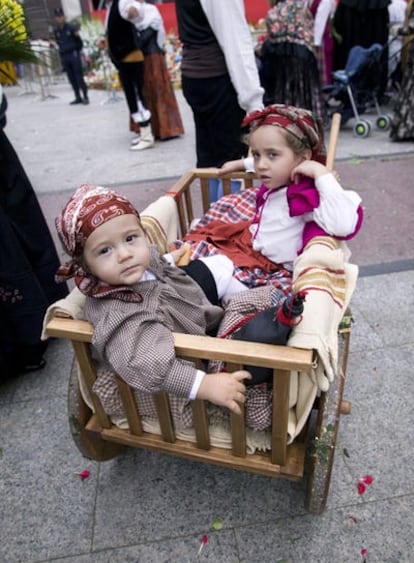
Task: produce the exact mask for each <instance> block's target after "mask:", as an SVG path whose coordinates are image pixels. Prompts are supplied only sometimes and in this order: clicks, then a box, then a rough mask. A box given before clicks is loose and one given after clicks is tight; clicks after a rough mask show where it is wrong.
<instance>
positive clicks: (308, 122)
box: [242, 104, 326, 164]
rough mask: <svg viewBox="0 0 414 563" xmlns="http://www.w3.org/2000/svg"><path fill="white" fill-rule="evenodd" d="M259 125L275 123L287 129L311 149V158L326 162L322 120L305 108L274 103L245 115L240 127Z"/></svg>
mask: <svg viewBox="0 0 414 563" xmlns="http://www.w3.org/2000/svg"><path fill="white" fill-rule="evenodd" d="M261 125H276V126H277V127H281V128H282V129H285V130H286V131H289V133H291V134H292V135H294V136H295V137H296V138H297V139H299V140H300V141H301V142H302V143H303V144H304V145H305V147H306V148H309V149H311V151H312V160H316V161H318V162H321V163H322V164H325V163H326V150H325V143H324V136H323V126H322V122H321V121H320V120H319V119H317V118H316V117H315V116H314V114H313V113H312V112H310V111H308V110H306V109H302V108H297V107H294V106H287V105H284V104H274V105H272V106H267V107H265V108H264V109H262V110H259V111H255V112H253V113H250V114H249V115H247V116H246V117H245V119H244V121H243V123H242V127H249V128H250V131H254V130H255V129H257V128H258V127H260V126H261Z"/></svg>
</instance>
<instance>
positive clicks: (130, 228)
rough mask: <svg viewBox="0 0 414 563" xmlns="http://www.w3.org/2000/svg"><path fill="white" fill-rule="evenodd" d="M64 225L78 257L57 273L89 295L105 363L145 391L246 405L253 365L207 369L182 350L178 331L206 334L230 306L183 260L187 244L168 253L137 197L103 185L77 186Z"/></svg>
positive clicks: (97, 347)
mask: <svg viewBox="0 0 414 563" xmlns="http://www.w3.org/2000/svg"><path fill="white" fill-rule="evenodd" d="M56 229H57V232H58V235H59V238H60V240H61V242H62V244H63V246H64V248H65V250H66V252H67V253H68V254H69V255H70V256H71V257H72V259H71V260H70V261H69V262H68V263H67V264H65V265H64V266H61V267H60V269H59V270H58V273H57V278H58V279H59V280H67V279H69V278H71V277H74V279H75V283H76V285H77V287H78V288H79V290H80V291H81V292H82V293H84V294H85V295H86V296H87V299H86V304H85V308H84V317H85V319H87V320H88V321H89V322H91V324H92V325H93V327H94V334H93V340H92V347H93V352H94V355H95V356H96V359H97V361H98V362H99V363H100V365H103V366H105V367H107V368H108V369H110V370H112V371H114V372H116V373H117V374H118V375H119V376H120V377H121V378H122V379H123V380H124V381H126V382H127V383H128V384H129V385H131V386H132V387H133V388H134V389H136V390H138V391H141V392H143V393H150V394H151V393H155V392H158V391H166V392H168V393H171V394H173V395H176V396H179V397H185V398H189V399H195V398H201V399H207V400H209V401H211V402H212V403H215V404H217V405H220V406H225V407H227V408H229V409H230V410H232V411H233V412H236V413H239V412H240V406H239V404H238V403H243V402H244V398H245V386H244V384H243V380H244V379H245V378H249V377H250V374H249V373H248V372H246V371H236V372H234V373H209V374H206V373H205V372H203V371H201V370H199V369H197V368H196V367H195V365H194V364H193V363H191V362H188V361H185V360H182V359H180V358H177V357H176V356H175V350H174V342H173V336H172V332H173V331H175V332H181V333H188V334H199V335H203V334H206V332H208V331H210V330H212V329H214V328H215V327H216V326H217V324H218V322H219V320H220V319H221V317H222V314H223V311H222V309H221V308H220V307H217V306H215V305H212V304H211V302H210V301H209V300H208V299H207V297H206V296H205V294H204V292H203V291H202V289H201V288H200V286H199V285H198V284H197V283H196V282H195V281H194V280H193V279H192V278H191V277H190V276H189V275H187V274H186V273H185V272H184V271H183V270H181V269H180V268H178V267H176V266H175V261H176V260H178V259H179V256H180V255H181V254H182V250H181V249H180V250H179V251H178V252H177V251H174V252H173V253H171V254H170V255H165V256H160V255H159V253H158V251H157V249H156V247H155V246H154V245H151V244H150V243H149V242H148V238H147V236H146V233H145V231H144V229H143V227H142V225H141V222H140V217H139V213H138V211H137V210H136V209H135V208H134V207H133V205H132V204H131V203H130V202H129V201H128V200H127V199H125V198H124V197H123V196H121V195H120V194H117V193H116V192H114V191H112V190H108V189H106V188H102V187H97V186H89V185H82V186H81V187H80V188H78V189H77V190H76V192H75V193H74V194H73V196H72V197H71V198H70V200H69V202H68V203H67V204H66V206H65V207H64V209H63V210H62V212H61V214H60V216H59V217H58V218H57V219H56Z"/></svg>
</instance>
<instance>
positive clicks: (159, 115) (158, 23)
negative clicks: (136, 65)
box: [131, 0, 184, 140]
mask: <svg viewBox="0 0 414 563" xmlns="http://www.w3.org/2000/svg"><path fill="white" fill-rule="evenodd" d="M137 3H138V5H139V15H138V17H136V18H134V19H132V20H131V21H132V23H133V24H134V25H135V27H136V29H137V30H138V33H139V37H140V41H141V45H142V51H143V53H144V80H143V94H144V98H145V101H146V104H147V107H148V109H149V110H150V112H151V125H152V132H153V134H154V137H155V138H156V139H160V140H166V139H171V138H173V137H179V136H180V135H183V133H184V126H183V123H182V120H181V115H180V110H179V108H178V104H177V100H176V98H175V94H174V89H173V87H172V84H171V78H170V76H169V74H168V68H167V63H166V61H165V51H164V48H165V39H166V35H165V29H164V22H163V19H162V16H161V14H160V12H159V10H158V8H157V7H156V6H154V5H153V4H149V3H147V2H145V0H137Z"/></svg>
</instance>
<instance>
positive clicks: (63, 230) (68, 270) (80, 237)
mask: <svg viewBox="0 0 414 563" xmlns="http://www.w3.org/2000/svg"><path fill="white" fill-rule="evenodd" d="M129 214H132V215H136V216H137V218H138V219H139V213H138V211H137V210H136V209H135V207H134V206H133V205H132V203H131V202H130V201H128V200H127V199H126V198H124V197H123V196H121V195H120V194H118V193H116V192H115V191H113V190H110V189H108V188H103V187H101V186H92V185H89V184H83V185H82V186H80V187H79V188H78V189H77V190H76V191H75V193H74V194H73V195H72V197H71V198H70V200H69V201H68V203H67V204H66V205H65V207H64V208H63V210H62V212H61V213H60V215H59V216H58V217H56V220H55V225H56V230H57V233H58V235H59V239H60V241H61V243H62V245H63V247H64V249H65V251H66V252H67V253H68V254H69V256H71V257H72V259H71V260H69V262H66V264H63V265H62V266H60V268H59V269H58V271H57V273H56V280H57V281H66V280H68V279H70V278H72V277H74V278H75V283H76V285H77V286H78V288H79V289H80V290H81V291H82V293H84V294H85V295H93V296H95V297H98V296H99V297H104V296H106V295H109V294H110V293H113V291H114V290H115V291H117V292H118V291H119V288H116V289H115V288H111V287H109V286H107V285H106V284H103V283H102V282H100V281H99V280H97V279H96V278H95V276H93V275H92V274H90V273H89V272H86V270H85V269H84V267H83V265H82V253H83V249H84V247H85V243H86V240H87V238H88V237H89V235H90V234H91V233H92V232H93V231H94V230H95V229H96V228H97V227H99V226H101V225H103V224H104V223H106V221H109V220H110V219H113V218H114V217H118V216H120V215H129Z"/></svg>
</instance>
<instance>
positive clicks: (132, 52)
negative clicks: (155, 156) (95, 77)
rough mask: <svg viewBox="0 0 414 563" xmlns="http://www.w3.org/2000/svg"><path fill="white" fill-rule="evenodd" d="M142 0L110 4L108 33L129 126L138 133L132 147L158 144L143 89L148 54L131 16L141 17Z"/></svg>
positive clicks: (120, 1)
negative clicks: (145, 62)
mask: <svg viewBox="0 0 414 563" xmlns="http://www.w3.org/2000/svg"><path fill="white" fill-rule="evenodd" d="M140 5H141V4H140V3H139V2H136V1H135V0H111V1H110V3H109V4H108V12H107V19H106V37H107V44H108V53H109V56H110V59H111V61H112V62H113V64H114V66H115V67H116V69H117V71H118V74H119V80H120V82H121V85H122V90H123V91H124V94H125V99H126V103H127V106H128V109H129V129H130V131H131V132H133V133H135V136H134V137H133V139H132V141H131V145H130V150H133V151H141V150H146V149H150V148H152V147H153V146H154V135H153V133H152V128H151V112H150V111H149V110H148V108H147V107H146V100H145V98H144V93H143V83H144V54H143V52H142V45H141V42H140V40H139V37H138V35H137V32H136V29H135V26H134V24H133V23H132V21H131V20H133V19H134V18H136V17H138V15H139V8H140Z"/></svg>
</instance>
